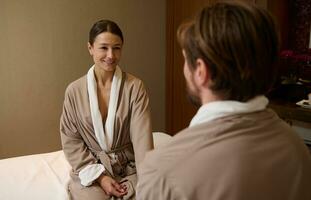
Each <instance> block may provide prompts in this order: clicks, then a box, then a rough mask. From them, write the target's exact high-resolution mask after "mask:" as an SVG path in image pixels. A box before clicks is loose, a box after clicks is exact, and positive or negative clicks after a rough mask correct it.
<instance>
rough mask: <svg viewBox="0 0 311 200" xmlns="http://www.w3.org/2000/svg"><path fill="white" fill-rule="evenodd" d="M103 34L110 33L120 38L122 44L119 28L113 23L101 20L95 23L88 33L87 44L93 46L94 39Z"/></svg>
mask: <svg viewBox="0 0 311 200" xmlns="http://www.w3.org/2000/svg"><path fill="white" fill-rule="evenodd" d="M104 32H110V33H113V34H115V35H117V36H119V37H120V39H121V41H122V42H123V34H122V31H121V29H120V27H119V26H118V25H117V24H116V23H115V22H113V21H111V20H107V19H102V20H99V21H97V22H95V23H94V24H93V26H92V28H91V30H90V32H89V43H90V44H91V45H93V43H94V41H95V39H96V37H97V36H98V35H99V34H101V33H104Z"/></svg>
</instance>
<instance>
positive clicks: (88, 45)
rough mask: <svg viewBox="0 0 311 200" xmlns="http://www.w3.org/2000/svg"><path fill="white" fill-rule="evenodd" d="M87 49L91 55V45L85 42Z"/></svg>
mask: <svg viewBox="0 0 311 200" xmlns="http://www.w3.org/2000/svg"><path fill="white" fill-rule="evenodd" d="M87 49H88V50H89V53H90V55H91V56H93V51H92V45H91V44H90V43H89V42H88V43H87Z"/></svg>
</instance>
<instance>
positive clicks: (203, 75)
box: [194, 58, 210, 86]
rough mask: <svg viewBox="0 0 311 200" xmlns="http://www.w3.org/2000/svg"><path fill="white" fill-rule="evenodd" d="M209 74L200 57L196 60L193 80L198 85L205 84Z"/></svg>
mask: <svg viewBox="0 0 311 200" xmlns="http://www.w3.org/2000/svg"><path fill="white" fill-rule="evenodd" d="M209 79H210V74H209V71H208V65H207V64H206V63H205V62H204V61H203V60H202V59H201V58H198V59H197V60H196V69H195V71H194V80H195V81H196V83H197V84H198V85H201V86H203V85H205V84H206V83H208V82H209Z"/></svg>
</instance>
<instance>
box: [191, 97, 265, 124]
mask: <svg viewBox="0 0 311 200" xmlns="http://www.w3.org/2000/svg"><path fill="white" fill-rule="evenodd" d="M268 103H269V100H268V99H267V98H266V97H265V96H256V97H254V98H253V99H250V100H249V101H247V102H239V101H213V102H210V103H207V104H204V105H202V106H201V107H200V109H199V110H198V112H197V113H196V115H195V116H194V117H193V118H192V120H191V122H190V125H189V127H192V126H195V125H198V124H201V123H204V122H208V121H211V120H214V119H217V118H220V117H226V116H230V115H235V114H245V113H251V112H256V111H261V110H264V109H265V108H266V107H267V105H268Z"/></svg>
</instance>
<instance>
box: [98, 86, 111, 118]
mask: <svg viewBox="0 0 311 200" xmlns="http://www.w3.org/2000/svg"><path fill="white" fill-rule="evenodd" d="M97 95H98V97H97V98H98V104H99V110H100V113H101V116H102V119H103V122H106V119H107V115H108V106H109V98H110V88H108V89H106V88H98V89H97Z"/></svg>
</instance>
